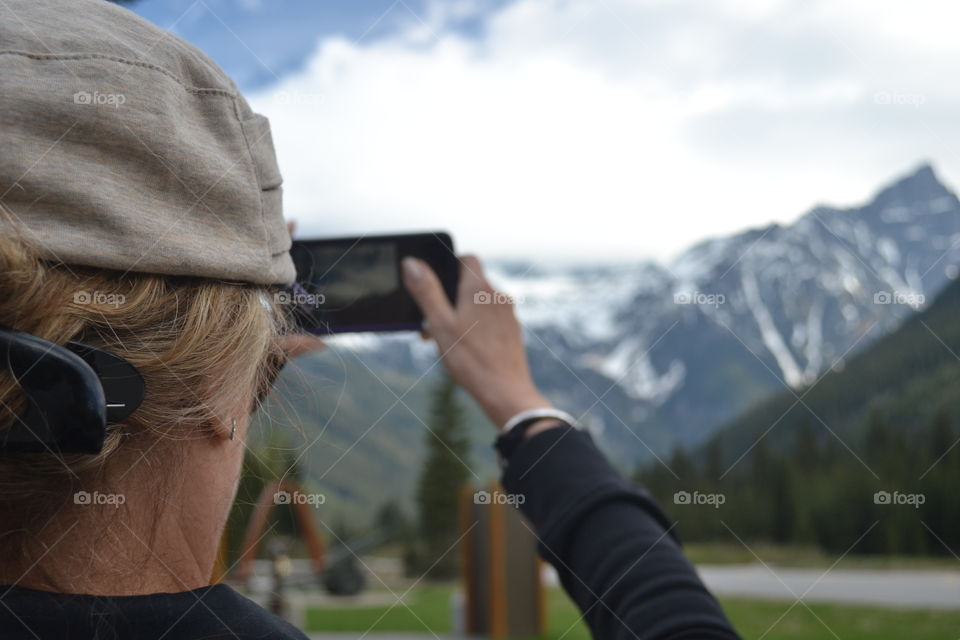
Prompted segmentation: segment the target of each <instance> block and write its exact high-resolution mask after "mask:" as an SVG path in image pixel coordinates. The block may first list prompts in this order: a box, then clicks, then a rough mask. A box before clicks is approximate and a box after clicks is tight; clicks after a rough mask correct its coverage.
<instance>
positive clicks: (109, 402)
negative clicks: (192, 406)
mask: <svg viewBox="0 0 960 640" xmlns="http://www.w3.org/2000/svg"><path fill="white" fill-rule="evenodd" d="M0 365H2V366H4V367H5V368H6V369H7V371H9V372H10V374H11V375H12V376H13V377H14V379H15V380H16V381H17V384H18V385H19V386H20V388H21V389H22V391H23V393H24V395H25V396H26V398H27V409H26V411H24V412H23V413H22V415H19V416H15V417H14V423H13V424H12V425H11V426H10V427H9V428H8V429H4V430H2V431H0V451H2V452H9V453H32V452H43V451H48V452H51V453H88V454H92V453H99V452H100V450H101V449H102V448H103V441H104V439H105V438H106V430H107V424H109V423H114V422H119V421H121V420H123V419H125V418H127V417H129V416H130V415H131V414H132V413H133V412H134V411H136V409H137V408H138V407H139V406H140V404H141V403H142V402H143V396H144V393H145V386H144V383H143V377H142V376H141V375H140V373H139V372H138V371H137V370H136V368H135V367H133V365H131V364H130V363H128V362H127V361H126V360H124V359H123V358H120V357H118V356H116V355H114V354H112V353H109V352H107V351H104V350H102V349H99V348H97V347H93V346H90V345H86V344H83V343H79V342H69V343H67V345H66V346H65V347H64V346H60V345H58V344H55V343H53V342H50V341H48V340H44V339H43V338H38V337H37V336H34V335H31V334H29V333H24V332H22V331H16V330H14V329H8V328H6V327H0Z"/></svg>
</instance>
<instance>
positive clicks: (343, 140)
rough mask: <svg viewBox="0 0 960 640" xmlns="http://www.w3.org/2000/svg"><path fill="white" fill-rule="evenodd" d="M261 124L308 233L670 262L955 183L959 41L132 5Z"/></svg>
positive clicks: (473, 13)
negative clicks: (184, 45)
mask: <svg viewBox="0 0 960 640" xmlns="http://www.w3.org/2000/svg"><path fill="white" fill-rule="evenodd" d="M135 9H136V10H137V11H138V12H140V13H141V14H143V15H145V16H146V17H148V18H149V19H151V20H153V21H154V22H156V23H157V24H159V25H160V26H163V27H167V28H170V27H172V29H173V30H174V31H175V32H176V33H178V34H179V35H181V36H183V37H185V38H187V39H188V40H190V41H192V42H194V43H195V44H197V45H198V46H200V47H201V48H202V49H204V50H205V51H207V52H208V53H209V54H211V55H212V56H213V57H214V58H215V59H216V60H217V61H218V62H219V63H220V64H221V65H222V66H224V68H225V69H226V70H227V71H228V72H229V73H230V74H231V75H233V76H234V77H235V78H237V80H238V82H239V83H240V85H241V87H242V88H243V89H244V91H245V92H246V93H247V94H248V96H249V98H250V101H251V103H252V104H253V106H254V108H255V109H256V110H258V111H259V112H261V113H263V114H265V115H267V116H269V117H270V119H271V122H272V126H273V131H274V140H275V144H276V146H277V152H278V156H279V159H280V166H281V169H282V171H283V174H284V177H285V180H286V183H285V202H286V208H287V212H288V216H290V217H294V218H296V219H298V220H299V222H300V228H301V232H302V233H301V235H340V234H345V233H354V232H356V233H367V232H380V231H403V230H423V229H434V228H442V229H448V230H450V231H452V232H453V234H454V236H455V239H456V240H457V241H458V245H459V246H460V247H461V248H463V249H467V250H472V251H476V252H479V253H481V254H482V255H486V256H491V257H532V258H536V259H546V260H562V261H569V260H574V261H583V260H586V261H593V260H603V261H609V260H618V261H619V260H625V259H635V258H640V257H654V258H658V259H665V258H669V257H670V256H672V255H674V254H676V253H677V252H678V251H680V250H682V249H683V248H685V247H687V246H689V245H690V244H691V243H693V242H695V241H697V240H699V239H702V238H705V237H708V236H712V235H716V234H724V233H730V232H733V231H738V230H741V229H744V228H747V227H755V226H763V225H766V224H768V223H770V222H773V221H779V222H789V221H791V220H793V219H795V218H796V217H797V216H798V215H800V214H801V213H803V212H804V211H806V210H807V209H809V208H810V207H811V206H812V205H814V204H818V203H828V204H835V205H854V204H857V203H859V202H861V201H863V200H865V199H866V198H868V197H869V196H870V194H871V193H872V192H874V191H875V190H876V189H877V188H878V187H880V186H881V185H882V184H884V183H886V182H889V181H890V180H892V179H895V178H896V177H898V176H899V175H901V174H903V173H905V172H908V171H910V170H911V169H913V168H914V167H915V166H916V165H917V164H919V163H921V162H925V161H929V162H932V163H933V164H934V165H935V167H936V168H937V170H938V173H939V174H940V176H941V177H942V178H943V179H944V180H945V181H946V182H947V184H948V185H953V184H960V124H958V121H960V110H958V107H960V85H958V82H957V80H956V78H957V77H958V74H957V67H958V64H960V38H957V36H956V24H957V20H956V18H957V17H958V16H960V10H958V9H954V8H952V3H946V2H942V1H940V0H937V1H927V0H912V1H911V2H909V3H906V2H901V1H889V2H888V1H882V0H863V1H855V0H802V1H779V0H709V1H707V0H701V1H700V2H690V1H686V0H576V1H564V0H443V1H440V0H437V1H430V0H395V1H393V0H365V1H364V2H358V1H356V0H336V1H334V0H323V1H320V0H260V1H258V0H171V1H169V2H160V0H141V2H140V3H139V4H138V5H135Z"/></svg>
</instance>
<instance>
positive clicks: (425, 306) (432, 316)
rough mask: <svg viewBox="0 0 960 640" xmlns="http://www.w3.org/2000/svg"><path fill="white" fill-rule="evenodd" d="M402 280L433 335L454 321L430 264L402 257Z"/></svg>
mask: <svg viewBox="0 0 960 640" xmlns="http://www.w3.org/2000/svg"><path fill="white" fill-rule="evenodd" d="M403 282H404V284H405V285H406V287H407V290H408V291H410V295H411V296H413V299H414V301H415V302H416V303H417V306H418V307H420V311H421V312H423V317H424V319H425V321H426V326H427V327H428V330H429V331H431V333H432V334H433V335H434V336H436V333H437V331H438V330H440V331H442V330H443V328H445V327H449V326H452V325H453V324H454V323H455V322H456V315H455V313H454V310H453V305H451V304H450V300H449V299H448V298H447V294H446V292H445V291H444V290H443V285H442V284H440V279H439V278H437V274H435V273H434V272H433V269H431V268H430V265H428V264H427V263H425V262H424V261H423V260H418V259H417V258H411V257H407V258H404V259H403Z"/></svg>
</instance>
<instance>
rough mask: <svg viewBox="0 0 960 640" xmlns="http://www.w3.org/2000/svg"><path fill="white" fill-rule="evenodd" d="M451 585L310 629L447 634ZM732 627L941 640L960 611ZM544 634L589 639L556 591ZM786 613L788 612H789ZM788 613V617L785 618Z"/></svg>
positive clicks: (806, 614)
mask: <svg viewBox="0 0 960 640" xmlns="http://www.w3.org/2000/svg"><path fill="white" fill-rule="evenodd" d="M452 592H453V588H452V587H451V586H426V587H422V588H420V589H418V590H417V591H416V592H414V593H411V594H410V595H409V596H408V598H407V599H406V603H405V604H406V606H403V605H397V606H395V607H393V608H392V609H390V608H389V607H382V606H381V607H371V608H359V607H350V608H343V609H329V608H327V609H311V610H309V611H308V612H307V630H308V631H314V632H316V631H347V632H349V631H357V632H360V633H363V632H366V631H368V630H373V631H410V632H423V633H425V634H428V635H429V633H430V632H431V631H433V632H434V633H446V632H449V631H450V597H451V594H452ZM723 605H724V608H725V609H726V610H727V614H728V615H729V616H730V619H731V620H732V621H733V624H734V626H736V628H737V630H738V631H739V632H740V634H741V635H742V636H743V637H744V638H745V639H748V640H749V639H751V638H752V639H759V638H760V637H763V638H764V639H765V640H766V639H770V640H777V639H783V640H801V639H803V640H806V639H814V638H817V639H819V638H833V637H834V636H836V637H839V638H842V639H843V640H866V639H867V638H869V639H870V640H894V639H895V640H903V639H904V638H910V639H911V640H928V639H929V640H933V639H936V640H943V639H944V638H957V637H958V633H960V632H958V630H960V611H949V612H947V611H925V610H896V609H889V608H887V609H881V608H875V607H859V606H839V605H824V604H811V605H809V607H810V608H809V609H807V608H806V607H804V606H803V605H797V606H795V607H793V608H792V609H790V603H788V602H764V601H758V600H740V599H725V600H723ZM547 607H548V608H547V612H548V618H549V628H548V633H547V634H546V635H545V636H544V637H543V640H560V639H561V638H563V640H590V635H589V633H588V632H587V629H586V627H585V626H584V625H583V623H581V622H580V614H579V612H578V611H577V610H576V608H575V607H574V606H573V604H572V603H571V602H570V601H569V600H568V599H567V597H566V595H565V594H564V593H563V592H562V591H560V590H559V589H549V590H548V605H547ZM788 609H790V610H789V613H787V611H788ZM785 613H786V615H784V614H785Z"/></svg>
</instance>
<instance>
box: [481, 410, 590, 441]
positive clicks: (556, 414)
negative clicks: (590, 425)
mask: <svg viewBox="0 0 960 640" xmlns="http://www.w3.org/2000/svg"><path fill="white" fill-rule="evenodd" d="M531 418H556V419H557V420H562V421H563V422H566V423H567V424H569V425H570V426H571V427H573V428H575V429H579V428H580V423H579V422H577V419H576V418H574V417H573V416H572V415H570V414H569V413H567V412H566V411H561V410H560V409H554V408H553V407H544V408H542V409H527V410H526V411H521V412H520V413H518V414H517V415H515V416H513V417H512V418H510V419H509V420H507V422H506V424H504V425H503V429H502V430H501V431H500V434H501V435H503V434H505V433H508V432H509V431H510V430H511V429H513V428H514V427H515V426H517V425H518V424H520V423H521V422H524V421H525V420H530V419H531Z"/></svg>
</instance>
